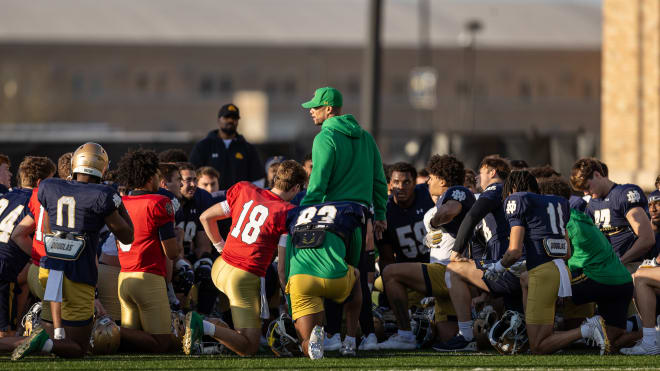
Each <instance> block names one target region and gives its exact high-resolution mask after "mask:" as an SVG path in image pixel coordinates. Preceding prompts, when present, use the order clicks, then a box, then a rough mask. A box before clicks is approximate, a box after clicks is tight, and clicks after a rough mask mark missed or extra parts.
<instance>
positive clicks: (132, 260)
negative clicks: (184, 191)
mask: <svg viewBox="0 0 660 371" xmlns="http://www.w3.org/2000/svg"><path fill="white" fill-rule="evenodd" d="M122 201H123V202H124V206H125V207H126V211H128V215H129V216H130V217H131V220H132V221H133V243H132V244H130V245H124V244H122V243H119V254H118V255H119V264H120V265H121V271H122V272H147V273H153V274H157V275H160V276H163V277H164V276H165V275H166V271H165V269H166V268H165V263H166V257H165V253H164V252H163V245H162V244H161V240H160V235H159V230H158V229H159V228H160V227H163V226H165V225H166V224H167V223H172V225H174V208H173V207H172V203H171V202H170V199H169V198H167V197H166V196H163V195H159V194H155V193H147V194H141V195H136V196H124V197H122Z"/></svg>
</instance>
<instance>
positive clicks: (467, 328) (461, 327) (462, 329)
mask: <svg viewBox="0 0 660 371" xmlns="http://www.w3.org/2000/svg"><path fill="white" fill-rule="evenodd" d="M473 323H474V321H465V322H458V334H459V335H462V336H463V337H464V338H465V340H467V341H471V340H472V339H473V338H474V333H473V332H472V324H473Z"/></svg>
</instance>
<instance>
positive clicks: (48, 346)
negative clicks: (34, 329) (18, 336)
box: [41, 339, 53, 353]
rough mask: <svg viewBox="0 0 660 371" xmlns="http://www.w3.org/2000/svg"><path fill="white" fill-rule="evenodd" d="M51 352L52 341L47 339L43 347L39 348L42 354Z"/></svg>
mask: <svg viewBox="0 0 660 371" xmlns="http://www.w3.org/2000/svg"><path fill="white" fill-rule="evenodd" d="M52 350H53V341H52V340H50V339H48V340H46V342H45V343H44V346H43V347H42V348H41V351H42V352H44V353H50V352H51V351H52Z"/></svg>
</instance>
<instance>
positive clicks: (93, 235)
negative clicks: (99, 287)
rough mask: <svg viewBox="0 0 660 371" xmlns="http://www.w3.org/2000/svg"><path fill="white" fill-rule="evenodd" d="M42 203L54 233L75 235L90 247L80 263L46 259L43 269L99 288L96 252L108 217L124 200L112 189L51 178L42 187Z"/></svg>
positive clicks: (81, 256) (44, 181)
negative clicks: (58, 272) (59, 272)
mask: <svg viewBox="0 0 660 371" xmlns="http://www.w3.org/2000/svg"><path fill="white" fill-rule="evenodd" d="M38 200H39V202H40V203H41V205H42V206H43V207H44V209H45V210H46V212H47V214H48V219H49V224H50V229H51V232H66V233H74V234H77V235H79V236H80V237H83V238H84V240H85V244H86V246H85V247H84V249H83V250H82V252H81V254H80V257H79V258H78V259H77V260H62V259H57V258H53V257H50V256H46V257H45V258H42V264H41V265H42V266H43V267H44V268H48V269H57V270H63V271H64V272H65V273H66V274H67V277H68V278H69V279H71V280H72V281H75V282H83V283H88V284H90V285H96V279H97V274H96V272H97V271H96V253H97V249H98V245H99V231H100V230H101V228H103V226H104V225H105V217H107V216H108V215H110V214H111V213H112V212H114V211H115V210H116V209H117V208H118V207H119V206H120V205H121V197H120V196H119V194H117V192H116V191H115V190H114V189H112V188H111V187H109V186H106V185H102V184H93V183H82V182H77V181H74V180H63V179H56V178H49V179H45V180H43V181H42V182H41V183H40V184H39V191H38Z"/></svg>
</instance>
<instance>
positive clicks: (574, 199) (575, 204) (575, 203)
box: [568, 195, 587, 213]
mask: <svg viewBox="0 0 660 371" xmlns="http://www.w3.org/2000/svg"><path fill="white" fill-rule="evenodd" d="M568 204H569V205H570V206H571V209H575V210H577V211H581V212H583V213H584V212H585V211H586V210H587V201H585V200H584V198H582V197H580V196H576V195H571V198H569V199H568Z"/></svg>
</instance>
